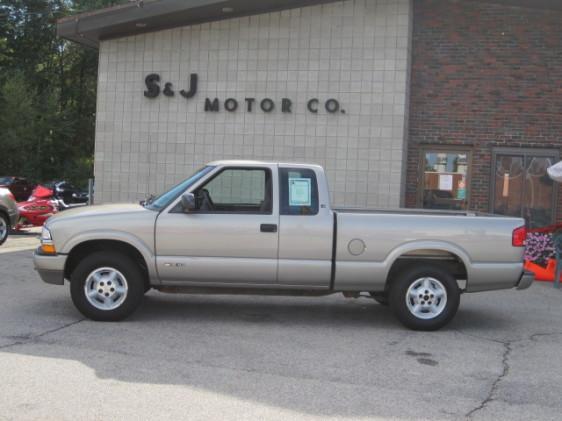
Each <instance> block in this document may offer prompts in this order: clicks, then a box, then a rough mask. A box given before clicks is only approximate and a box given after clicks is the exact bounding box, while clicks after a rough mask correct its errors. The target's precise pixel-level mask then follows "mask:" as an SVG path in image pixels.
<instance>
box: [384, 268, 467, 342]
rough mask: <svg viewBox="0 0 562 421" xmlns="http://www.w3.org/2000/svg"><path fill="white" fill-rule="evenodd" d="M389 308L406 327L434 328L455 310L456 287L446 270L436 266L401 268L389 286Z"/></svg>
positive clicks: (443, 323)
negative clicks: (402, 269)
mask: <svg viewBox="0 0 562 421" xmlns="http://www.w3.org/2000/svg"><path fill="white" fill-rule="evenodd" d="M389 302H390V306H391V308H392V311H393V312H394V314H395V315H396V317H397V318H398V320H400V321H401V322H402V323H403V324H404V325H405V326H406V327H409V328H410V329H414V330H426V331H431V330H437V329H440V328H442V327H443V326H445V325H446V324H447V323H449V322H450V321H451V320H452V319H453V317H454V316H455V314H456V313H457V310H458V307H459V302H460V290H459V287H458V285H457V281H456V279H455V278H454V276H452V275H451V274H450V273H449V272H447V271H446V270H444V269H442V268H441V267H439V266H436V265H429V264H428V265H420V266H416V267H412V268H409V269H406V270H404V271H402V272H401V273H400V274H398V275H397V276H396V277H395V279H394V280H393V282H392V284H391V286H390V295H389Z"/></svg>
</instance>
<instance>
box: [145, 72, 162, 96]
mask: <svg viewBox="0 0 562 421" xmlns="http://www.w3.org/2000/svg"><path fill="white" fill-rule="evenodd" d="M158 82H160V75H158V74H156V73H151V74H149V75H148V76H147V77H146V79H144V83H145V84H146V89H147V90H146V91H144V96H145V97H147V98H156V97H157V96H158V95H160V86H159V85H158Z"/></svg>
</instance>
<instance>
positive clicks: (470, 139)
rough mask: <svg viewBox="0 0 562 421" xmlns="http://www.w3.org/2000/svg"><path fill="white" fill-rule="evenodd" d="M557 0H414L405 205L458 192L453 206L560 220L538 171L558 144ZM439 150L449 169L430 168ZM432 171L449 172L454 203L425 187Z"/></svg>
mask: <svg viewBox="0 0 562 421" xmlns="http://www.w3.org/2000/svg"><path fill="white" fill-rule="evenodd" d="M557 3H558V2H551V3H548V2H533V1H528V2H524V1H519V2H515V1H513V2H510V1H503V2H476V1H451V0H418V1H414V4H413V7H414V12H413V15H414V26H413V49H412V50H413V55H412V77H411V88H410V93H411V94H410V119H409V145H408V147H409V153H408V173H407V179H406V180H407V181H406V204H407V206H423V205H424V204H425V205H426V206H428V205H429V206H431V205H433V206H434V207H440V206H442V207H448V206H450V204H451V202H453V201H455V199H456V198H457V197H458V198H459V199H458V200H456V201H457V202H458V203H457V205H456V206H458V207H464V206H466V207H468V208H470V209H475V210H479V211H484V212H495V213H507V214H513V215H522V216H525V217H527V218H528V219H529V220H530V222H531V223H532V224H533V225H545V224H548V223H550V222H551V221H552V220H553V219H557V220H558V221H560V220H562V194H561V193H562V191H561V190H560V187H559V186H558V185H557V184H556V183H552V182H551V181H550V180H549V179H548V177H546V176H545V171H544V169H545V167H546V166H547V165H549V164H551V163H555V162H557V161H558V160H559V155H560V149H561V147H562V4H560V3H558V4H557ZM522 6H523V7H522ZM539 6H540V7H539ZM439 154H440V155H439ZM437 155H439V157H437ZM445 157H446V159H447V160H448V162H447V165H448V168H445V169H443V168H440V169H438V171H435V166H439V164H434V163H435V161H436V160H438V159H445ZM428 160H429V161H432V162H431V163H427V161H428ZM454 160H461V161H466V165H461V166H460V168H454V167H455V163H454V162H453V161H454ZM432 164H434V165H432ZM424 166H427V168H424ZM441 167H443V165H441ZM426 170H427V171H426ZM436 172H437V173H439V172H441V173H442V175H441V177H444V176H445V177H446V176H447V175H452V176H453V178H454V179H455V180H454V182H455V184H457V185H455V186H453V189H452V190H451V192H452V193H453V194H452V197H453V200H451V199H449V195H447V194H445V193H443V192H442V191H441V192H432V189H436V187H439V186H438V185H436V182H435V180H434V179H435V178H436V174H435V173H436ZM461 173H462V176H466V181H465V184H466V189H465V190H464V191H462V190H461V191H460V192H459V191H458V183H459V182H462V181H461V180H460V178H461V175H460V174H461ZM438 177H439V175H438ZM432 182H433V184H431V183H432ZM442 183H445V184H446V182H445V181H443V180H442ZM424 184H425V187H426V188H424ZM445 187H446V186H445ZM437 190H438V189H437ZM432 193H437V194H436V196H438V197H435V196H433V197H432ZM465 198H466V199H465ZM432 199H433V200H432ZM424 202H425V203H424ZM556 202H558V203H556Z"/></svg>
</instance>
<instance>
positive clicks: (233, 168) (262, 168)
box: [190, 166, 274, 215]
mask: <svg viewBox="0 0 562 421" xmlns="http://www.w3.org/2000/svg"><path fill="white" fill-rule="evenodd" d="M227 170H243V171H263V172H264V173H265V174H266V183H267V176H268V175H269V183H270V184H271V189H269V190H270V194H271V210H270V211H269V212H252V211H239V212H233V211H201V210H194V211H191V212H190V213H192V214H197V215H273V207H274V197H273V174H272V171H271V168H268V167H259V166H257V167H250V166H248V167H246V166H233V167H223V168H221V169H220V170H219V171H217V172H216V173H215V174H213V175H212V176H210V177H209V178H208V179H206V180H203V181H202V183H201V184H199V185H197V187H195V188H194V189H193V193H194V194H195V193H196V192H197V190H199V189H202V188H204V187H205V186H206V185H207V184H209V183H210V182H211V181H213V180H214V179H215V178H217V177H218V176H219V175H221V174H222V173H223V172H224V171H227ZM266 192H267V189H266Z"/></svg>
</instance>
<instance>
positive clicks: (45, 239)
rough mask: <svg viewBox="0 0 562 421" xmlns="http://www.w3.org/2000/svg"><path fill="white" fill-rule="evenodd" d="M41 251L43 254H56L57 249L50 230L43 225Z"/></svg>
mask: <svg viewBox="0 0 562 421" xmlns="http://www.w3.org/2000/svg"><path fill="white" fill-rule="evenodd" d="M41 252H42V253H43V254H57V250H56V249H55V245H54V244H53V237H51V231H49V230H48V229H47V228H46V227H43V230H42V231H41Z"/></svg>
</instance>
